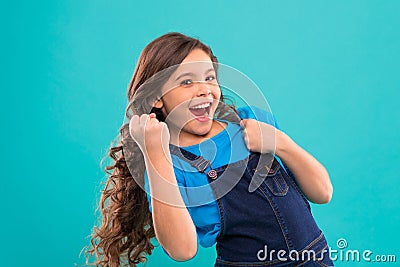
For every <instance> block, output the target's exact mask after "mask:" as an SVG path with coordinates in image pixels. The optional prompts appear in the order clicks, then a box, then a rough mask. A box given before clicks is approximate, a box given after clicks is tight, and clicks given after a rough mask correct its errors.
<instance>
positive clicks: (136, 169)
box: [88, 33, 333, 266]
mask: <svg viewBox="0 0 400 267" xmlns="http://www.w3.org/2000/svg"><path fill="white" fill-rule="evenodd" d="M217 63H218V61H217V58H216V57H215V56H214V54H213V53H212V51H211V49H210V48H209V47H208V46H207V45H205V44H203V43H202V42H200V41H199V40H197V39H194V38H191V37H188V36H185V35H182V34H180V33H168V34H165V35H163V36H161V37H159V38H157V39H155V40H154V41H152V42H151V43H150V44H148V45H147V46H146V47H145V49H144V50H143V52H142V53H141V55H140V58H139V61H138V63H137V66H136V69H135V71H134V74H133V78H132V80H131V82H130V84H129V88H128V100H129V105H128V107H127V112H126V117H127V118H128V119H129V120H130V121H129V123H128V124H124V125H123V126H122V127H121V130H120V141H119V143H118V145H117V146H115V147H112V148H111V149H110V152H109V156H110V157H111V158H112V159H113V160H114V161H115V162H114V164H113V165H111V166H108V167H106V170H107V171H108V173H109V178H108V181H107V183H106V186H105V189H104V191H103V192H102V196H101V200H100V209H101V213H102V218H103V219H102V223H101V225H100V227H99V228H97V227H95V228H94V231H93V237H92V240H91V243H92V248H91V249H90V250H89V251H88V257H89V256H90V255H93V254H94V255H95V256H96V259H97V261H96V262H95V263H93V264H95V265H100V266H120V264H121V263H123V262H126V263H127V264H128V265H129V266H136V264H138V263H140V262H144V261H145V260H146V254H147V255H150V254H151V253H152V250H153V248H154V246H153V245H152V244H151V242H150V241H151V238H153V237H156V238H157V240H158V242H159V243H160V244H161V245H162V247H163V249H164V251H165V252H166V253H167V254H168V255H169V256H170V257H171V258H173V259H175V260H177V261H186V260H189V259H191V258H193V257H194V256H195V255H196V252H197V245H198V243H199V244H200V245H202V246H204V247H209V246H212V245H213V244H215V243H216V244H217V245H216V248H217V259H216V262H215V266H333V264H332V261H331V260H330V258H329V254H328V248H327V243H326V240H325V237H324V235H323V234H322V232H321V230H320V229H319V228H318V226H317V225H316V223H315V221H314V219H313V216H312V214H311V211H310V206H309V203H308V201H311V202H314V203H327V202H329V201H330V199H331V196H332V185H331V182H330V179H329V175H328V173H327V172H326V170H325V168H324V167H323V166H322V165H321V164H320V163H319V162H318V161H317V160H316V159H315V158H313V157H312V156H311V155H310V154H308V153H307V152H306V151H304V150H303V149H302V148H300V147H299V146H298V145H297V144H296V143H295V142H294V141H293V140H291V139H290V137H289V136H288V135H286V134H285V133H283V132H282V131H280V130H279V127H278V125H277V124H276V122H275V120H274V117H273V116H272V115H271V113H269V112H266V111H263V110H261V109H258V108H255V107H243V108H239V109H236V108H235V107H234V106H233V105H230V106H229V105H226V104H224V97H223V95H222V92H221V89H220V86H219V84H218V79H217ZM266 155H272V156H270V157H268V156H266ZM110 171H111V172H110ZM143 184H145V187H146V190H143V189H142V185H143ZM254 184H256V185H255V186H254ZM196 188H202V190H203V191H195V190H192V189H196ZM249 189H250V190H249ZM199 192H200V193H199ZM210 196H212V198H213V199H212V200H210V199H209V197H210Z"/></svg>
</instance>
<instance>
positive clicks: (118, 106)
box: [0, 0, 400, 267]
mask: <svg viewBox="0 0 400 267" xmlns="http://www.w3.org/2000/svg"><path fill="white" fill-rule="evenodd" d="M0 12H1V25H2V27H1V33H2V35H1V40H2V41H1V47H2V49H1V68H2V70H1V81H2V82H1V120H2V131H1V136H2V141H1V148H2V153H1V162H2V163H3V166H2V171H1V184H2V186H1V188H2V191H3V193H2V199H3V205H2V212H1V222H0V223H1V226H0V237H1V243H0V265H1V266H10V267H19V266H32V267H36V266H37V267H39V266H40V267H44V266H46V267H47V266H58V267H64V266H74V265H75V264H78V265H79V264H83V263H84V258H83V256H81V257H79V253H80V251H81V249H82V248H83V247H84V246H86V245H88V243H89V239H88V236H89V234H90V232H91V230H92V227H93V225H94V223H95V222H96V220H97V219H96V215H95V214H96V211H95V208H96V203H97V202H98V198H99V195H100V189H101V188H102V187H101V185H100V182H101V181H104V179H105V173H104V172H103V170H102V169H101V168H100V160H101V158H102V157H103V156H104V155H105V153H106V152H107V149H108V147H109V145H110V143H111V141H112V140H113V139H114V137H115V136H116V135H117V134H118V129H119V127H120V126H121V124H122V122H123V116H124V109H125V105H126V102H127V100H126V88H127V85H128V83H129V80H130V78H131V75H132V73H133V70H134V67H135V64H136V61H137V59H138V57H139V54H140V52H141V50H142V49H143V48H144V47H145V45H146V44H147V43H149V42H150V41H151V40H153V39H154V38H156V37H158V36H160V35H162V34H164V33H166V32H169V31H179V32H182V33H185V34H188V35H191V36H194V37H198V38H200V39H201V40H202V41H204V42H205V43H207V44H209V45H210V46H211V47H212V49H213V50H214V52H215V54H216V55H217V57H218V58H219V60H220V62H221V63H224V64H227V65H230V66H232V67H235V68H237V69H239V70H240V71H242V72H243V73H245V74H246V75H248V76H249V77H250V78H251V79H252V80H253V81H254V82H255V83H256V84H257V85H258V86H259V88H260V89H261V90H262V91H263V93H264V94H265V96H266V97H267V99H268V101H269V104H270V106H271V109H272V111H273V112H274V114H275V116H276V117H277V120H278V122H279V124H280V126H281V128H282V129H283V130H284V131H285V132H286V133H288V134H289V135H290V136H291V137H292V138H293V139H294V140H295V141H296V142H297V143H298V144H300V145H301V146H302V147H304V148H305V149H306V150H308V151H309V152H310V153H311V154H313V155H314V156H316V157H317V158H318V159H319V160H320V161H321V162H322V163H323V164H324V165H325V166H326V168H327V169H328V171H329V173H330V175H331V179H332V183H333V185H334V195H333V198H332V201H331V202H330V203H329V204H325V205H312V209H313V213H314V215H315V218H316V220H317V221H318V223H319V225H320V227H321V228H322V229H323V230H324V232H325V233H326V236H327V239H328V241H329V245H330V247H331V248H333V249H338V250H339V251H342V252H346V250H359V251H361V252H362V251H364V250H371V251H372V252H373V254H372V256H371V257H373V256H375V255H395V256H396V260H397V263H393V262H392V263H389V262H386V263H379V262H365V261H360V262H346V261H340V260H337V261H336V266H396V264H398V263H399V262H400V241H399V239H400V232H399V229H398V227H399V225H400V215H399V208H400V204H399V203H400V196H399V188H400V177H399V175H398V172H399V154H400V153H399V149H400V136H399V130H400V120H399V118H400V112H399V105H398V102H399V100H400V78H399V77H400V75H399V69H400V64H399V61H400V30H399V29H400V19H399V12H400V2H399V1H378V0H376V1H367V0H365V1H353V0H351V1H207V0H204V1H193V2H190V1H67V0H66V1H14V2H11V1H9V2H8V3H3V4H2V8H1V11H0ZM341 239H345V241H346V242H347V247H346V248H342V249H339V248H338V244H337V242H338V240H341ZM342 241H343V240H341V242H342ZM214 249H215V248H214V247H213V248H209V249H203V248H200V249H199V252H198V255H197V256H196V257H195V258H194V259H193V260H191V261H189V262H185V263H178V262H175V261H173V260H171V259H169V258H168V257H167V256H166V255H165V254H164V252H163V251H162V249H161V248H160V247H157V248H156V249H155V250H154V253H153V255H151V256H150V257H149V261H148V264H147V266H149V267H154V266H212V264H213V262H214V257H215V251H214Z"/></svg>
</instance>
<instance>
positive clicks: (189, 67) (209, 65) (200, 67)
mask: <svg viewBox="0 0 400 267" xmlns="http://www.w3.org/2000/svg"><path fill="white" fill-rule="evenodd" d="M210 69H214V67H213V62H212V61H211V58H210V57H209V56H208V54H207V53H206V52H204V51H203V50H201V49H194V50H193V51H191V52H190V53H189V54H188V55H187V56H186V58H185V59H184V60H183V61H182V63H181V64H179V67H178V68H177V69H176V71H175V72H174V75H172V76H175V77H176V76H178V75H180V74H182V73H185V72H187V73H193V74H203V73H205V72H206V71H208V70H210Z"/></svg>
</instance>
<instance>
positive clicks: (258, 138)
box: [240, 119, 279, 153]
mask: <svg viewBox="0 0 400 267" xmlns="http://www.w3.org/2000/svg"><path fill="white" fill-rule="evenodd" d="M240 125H241V126H242V127H243V128H244V130H243V139H244V142H245V143H246V146H247V149H249V150H250V151H253V152H259V153H275V149H276V142H275V140H276V138H275V134H276V131H279V130H277V129H276V128H275V127H274V126H272V125H269V124H266V123H263V122H259V121H257V120H253V119H244V120H242V121H241V122H240Z"/></svg>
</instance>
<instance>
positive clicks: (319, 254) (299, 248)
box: [170, 145, 333, 267]
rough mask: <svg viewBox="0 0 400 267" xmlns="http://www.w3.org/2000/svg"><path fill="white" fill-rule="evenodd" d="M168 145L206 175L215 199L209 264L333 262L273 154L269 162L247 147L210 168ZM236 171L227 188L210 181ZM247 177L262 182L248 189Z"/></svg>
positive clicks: (221, 266) (307, 209)
mask: <svg viewBox="0 0 400 267" xmlns="http://www.w3.org/2000/svg"><path fill="white" fill-rule="evenodd" d="M170 150H171V153H172V154H174V155H176V156H178V157H179V158H180V159H182V160H184V161H186V162H188V163H190V164H191V165H192V166H193V167H195V168H196V169H197V170H198V171H199V172H202V173H204V175H207V179H208V182H209V184H210V186H211V188H212V190H213V193H214V195H215V197H216V199H217V200H216V201H217V204H218V209H219V214H220V219H221V231H220V233H219V235H218V237H217V244H216V249H217V259H216V262H215V265H214V267H228V266H230V267H242V266H243V267H244V266H333V263H332V261H331V260H330V258H329V252H328V249H329V248H328V245H327V242H326V239H325V237H324V235H323V233H322V232H321V230H320V229H319V228H318V226H317V225H316V223H315V221H314V218H313V216H312V214H311V210H310V205H309V203H308V201H307V200H306V198H305V196H304V194H303V192H302V191H301V190H300V189H299V187H298V185H297V184H296V182H295V180H294V176H293V174H292V173H291V172H290V170H289V169H288V168H287V167H286V166H285V165H284V164H283V166H284V168H282V167H281V165H280V163H279V162H278V161H277V160H276V158H275V157H273V161H272V165H270V166H271V167H270V168H268V166H266V165H263V164H261V161H260V160H261V157H260V154H259V153H251V154H250V155H249V156H248V157H247V158H245V159H243V160H241V161H238V162H235V163H231V164H227V165H224V166H222V167H218V168H216V169H212V168H211V164H210V161H209V160H206V159H204V158H203V157H201V156H197V155H195V154H193V153H191V152H189V151H187V150H184V149H182V148H179V147H176V146H174V145H170ZM259 161H260V164H258V162H259ZM238 175H240V176H241V178H240V180H239V181H238V180H237V179H236V184H235V185H234V186H233V188H232V189H231V190H230V191H229V192H228V193H225V192H223V193H221V190H219V188H218V187H217V186H215V185H214V184H215V183H214V182H215V181H216V180H217V179H224V181H225V183H229V181H230V180H232V179H229V178H230V177H238ZM253 177H255V178H257V177H258V178H260V179H262V182H261V185H260V186H259V187H258V188H257V189H256V190H255V191H253V192H249V185H250V181H251V179H252V178H253ZM227 178H228V179H227ZM222 194H223V195H222ZM221 196H222V197H221ZM278 252H279V253H278ZM289 253H291V254H289ZM314 254H315V256H314ZM289 255H291V257H289ZM302 255H304V256H302Z"/></svg>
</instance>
